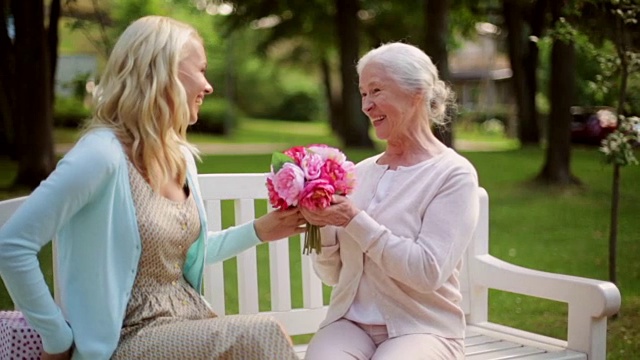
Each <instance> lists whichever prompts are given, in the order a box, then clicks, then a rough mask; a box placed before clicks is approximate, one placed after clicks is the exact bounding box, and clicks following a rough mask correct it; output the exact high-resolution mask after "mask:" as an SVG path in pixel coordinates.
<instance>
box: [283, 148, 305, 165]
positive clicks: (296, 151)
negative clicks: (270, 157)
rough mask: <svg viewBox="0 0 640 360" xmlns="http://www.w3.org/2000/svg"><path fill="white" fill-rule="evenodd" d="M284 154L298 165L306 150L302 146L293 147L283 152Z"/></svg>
mask: <svg viewBox="0 0 640 360" xmlns="http://www.w3.org/2000/svg"><path fill="white" fill-rule="evenodd" d="M284 154H285V155H287V156H288V157H290V158H292V159H293V161H295V162H296V164H298V165H300V162H301V161H302V158H304V156H305V155H306V154H307V149H306V148H305V147H304V146H294V147H292V148H290V149H287V150H285V151H284Z"/></svg>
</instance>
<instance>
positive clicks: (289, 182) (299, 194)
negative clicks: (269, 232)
mask: <svg viewBox="0 0 640 360" xmlns="http://www.w3.org/2000/svg"><path fill="white" fill-rule="evenodd" d="M354 186H355V165H354V164H353V163H352V162H351V161H348V160H347V157H346V156H345V155H344V154H343V153H342V152H341V151H340V150H338V149H336V148H332V147H330V146H327V145H322V144H320V145H310V146H308V147H303V146H295V147H292V148H290V149H288V150H285V151H284V152H281V153H280V152H276V153H273V156H272V157H271V172H270V173H268V174H267V190H268V192H269V203H271V206H273V207H274V208H276V209H289V208H292V207H296V206H301V207H304V208H306V209H311V210H315V209H323V208H326V207H328V206H329V205H331V201H332V199H333V195H334V194H335V195H348V194H350V193H351V191H352V190H353V188H354ZM312 249H313V250H315V252H316V254H319V253H320V251H321V246H320V229H319V228H318V226H315V225H311V224H307V229H306V231H305V241H304V247H303V249H302V252H303V254H307V255H308V254H310V253H311V250H312Z"/></svg>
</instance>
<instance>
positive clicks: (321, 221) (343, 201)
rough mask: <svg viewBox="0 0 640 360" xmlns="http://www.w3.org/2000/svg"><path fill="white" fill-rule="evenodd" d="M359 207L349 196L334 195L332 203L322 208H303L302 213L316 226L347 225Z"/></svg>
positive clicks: (358, 210) (356, 213)
mask: <svg viewBox="0 0 640 360" xmlns="http://www.w3.org/2000/svg"><path fill="white" fill-rule="evenodd" d="M359 212H360V209H358V208H357V207H356V206H355V205H354V204H353V202H351V200H349V198H347V197H345V196H341V195H334V196H333V201H332V202H331V205H330V206H328V207H326V208H322V209H314V210H311V209H307V208H301V209H300V213H301V214H302V216H304V218H305V219H306V220H307V222H309V224H312V225H316V226H326V225H333V226H347V224H349V222H350V221H351V219H353V218H354V217H355V216H356V215H358V213H359Z"/></svg>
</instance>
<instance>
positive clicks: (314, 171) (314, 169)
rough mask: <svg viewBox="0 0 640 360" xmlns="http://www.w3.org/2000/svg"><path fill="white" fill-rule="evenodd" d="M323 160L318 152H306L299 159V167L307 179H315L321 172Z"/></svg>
mask: <svg viewBox="0 0 640 360" xmlns="http://www.w3.org/2000/svg"><path fill="white" fill-rule="evenodd" d="M323 163H324V162H323V160H322V158H321V157H320V155H318V154H314V153H307V154H306V155H305V156H304V157H303V158H302V160H301V161H300V167H301V168H302V171H303V172H304V177H305V178H306V179H307V180H315V179H317V178H319V177H320V174H321V173H322V171H321V170H322V165H323Z"/></svg>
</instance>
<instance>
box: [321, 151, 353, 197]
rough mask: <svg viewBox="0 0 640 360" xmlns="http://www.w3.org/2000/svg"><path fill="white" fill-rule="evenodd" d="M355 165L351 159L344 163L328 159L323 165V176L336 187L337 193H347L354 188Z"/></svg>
mask: <svg viewBox="0 0 640 360" xmlns="http://www.w3.org/2000/svg"><path fill="white" fill-rule="evenodd" d="M354 170H355V166H354V165H353V163H352V162H351V161H345V162H344V163H342V164H339V163H337V162H336V161H334V160H331V159H328V160H326V161H325V163H324V165H323V166H322V178H323V179H326V180H327V181H329V182H330V183H331V184H333V186H334V187H335V191H336V194H340V195H346V194H348V193H350V192H351V190H353V187H354V185H355V176H354V175H353V173H354Z"/></svg>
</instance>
